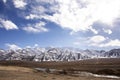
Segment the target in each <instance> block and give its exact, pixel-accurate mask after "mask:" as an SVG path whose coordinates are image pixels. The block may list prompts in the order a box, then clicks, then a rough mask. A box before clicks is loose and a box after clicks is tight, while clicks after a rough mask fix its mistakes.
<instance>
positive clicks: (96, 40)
mask: <svg viewBox="0 0 120 80" xmlns="http://www.w3.org/2000/svg"><path fill="white" fill-rule="evenodd" d="M105 40H106V38H105V37H104V36H101V35H96V36H93V37H91V38H90V39H89V41H90V43H95V44H96V43H97V44H98V43H101V42H103V41H105Z"/></svg>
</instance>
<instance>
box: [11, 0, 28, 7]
mask: <svg viewBox="0 0 120 80" xmlns="http://www.w3.org/2000/svg"><path fill="white" fill-rule="evenodd" d="M13 4H14V6H15V8H19V9H24V8H25V6H26V5H27V3H26V2H25V0H13Z"/></svg>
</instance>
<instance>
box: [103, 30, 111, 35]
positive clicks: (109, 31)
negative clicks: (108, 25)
mask: <svg viewBox="0 0 120 80" xmlns="http://www.w3.org/2000/svg"><path fill="white" fill-rule="evenodd" d="M103 31H104V32H105V33H107V34H112V31H111V30H110V29H103Z"/></svg>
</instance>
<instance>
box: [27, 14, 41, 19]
mask: <svg viewBox="0 0 120 80" xmlns="http://www.w3.org/2000/svg"><path fill="white" fill-rule="evenodd" d="M35 18H40V17H39V16H38V15H35V14H30V15H28V16H26V17H25V19H35Z"/></svg>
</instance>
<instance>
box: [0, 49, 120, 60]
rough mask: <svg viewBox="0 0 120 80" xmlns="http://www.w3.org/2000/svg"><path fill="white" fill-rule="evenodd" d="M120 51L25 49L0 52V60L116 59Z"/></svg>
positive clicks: (119, 55)
mask: <svg viewBox="0 0 120 80" xmlns="http://www.w3.org/2000/svg"><path fill="white" fill-rule="evenodd" d="M118 57H120V49H112V50H110V51H104V50H100V51H98V50H88V49H87V50H81V49H76V48H51V47H48V48H39V47H36V48H25V49H18V50H2V49H1V50H0V60H24V61H40V62H41V61H74V60H83V59H93V58H118Z"/></svg>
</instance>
